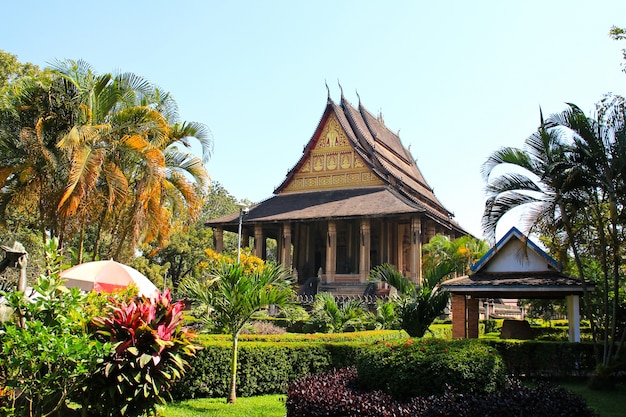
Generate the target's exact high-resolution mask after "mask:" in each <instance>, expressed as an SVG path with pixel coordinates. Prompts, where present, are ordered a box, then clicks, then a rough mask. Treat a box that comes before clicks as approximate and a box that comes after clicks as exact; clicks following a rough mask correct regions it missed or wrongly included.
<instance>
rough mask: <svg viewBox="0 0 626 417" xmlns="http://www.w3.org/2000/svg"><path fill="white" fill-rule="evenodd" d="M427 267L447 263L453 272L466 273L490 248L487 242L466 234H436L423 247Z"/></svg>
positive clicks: (424, 263)
mask: <svg viewBox="0 0 626 417" xmlns="http://www.w3.org/2000/svg"><path fill="white" fill-rule="evenodd" d="M422 250H423V252H424V259H423V265H424V268H425V269H428V268H432V267H434V266H435V265H439V264H443V263H447V264H449V265H450V268H451V269H452V271H453V273H455V274H466V273H468V272H469V268H470V266H471V265H472V264H473V263H475V262H476V261H478V260H479V259H480V258H481V257H482V256H483V255H484V254H485V253H486V252H487V251H488V250H489V248H488V245H487V242H486V241H484V240H478V239H476V238H474V237H473V236H470V235H466V236H462V237H459V238H457V239H450V238H449V237H448V236H445V235H441V234H439V235H435V236H433V237H432V238H431V239H430V241H429V242H428V243H427V244H425V245H424V247H423V248H422Z"/></svg>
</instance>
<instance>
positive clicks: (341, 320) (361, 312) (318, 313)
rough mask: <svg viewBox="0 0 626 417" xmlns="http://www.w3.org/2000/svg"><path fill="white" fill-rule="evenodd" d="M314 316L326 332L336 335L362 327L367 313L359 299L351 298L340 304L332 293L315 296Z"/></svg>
mask: <svg viewBox="0 0 626 417" xmlns="http://www.w3.org/2000/svg"><path fill="white" fill-rule="evenodd" d="M312 316H313V320H315V321H318V322H321V323H322V326H321V327H323V328H324V329H323V330H324V331H329V332H331V333H334V332H343V331H345V330H347V329H349V328H351V327H352V328H358V327H361V326H362V325H363V323H364V319H365V318H366V317H367V312H366V311H365V309H364V308H363V302H362V301H361V300H359V299H356V298H350V299H347V300H345V301H343V302H339V303H338V302H337V300H336V299H335V297H334V296H333V295H332V294H331V293H329V292H321V293H319V294H316V295H315V302H314V303H313V311H312Z"/></svg>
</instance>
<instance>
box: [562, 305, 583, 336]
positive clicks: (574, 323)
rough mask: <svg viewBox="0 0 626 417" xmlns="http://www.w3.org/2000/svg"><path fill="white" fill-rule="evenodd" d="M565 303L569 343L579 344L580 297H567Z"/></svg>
mask: <svg viewBox="0 0 626 417" xmlns="http://www.w3.org/2000/svg"><path fill="white" fill-rule="evenodd" d="M565 300H566V301H567V324H568V332H569V341H570V342H580V297H579V296H578V295H568V296H567V297H565Z"/></svg>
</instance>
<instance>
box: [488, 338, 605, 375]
mask: <svg viewBox="0 0 626 417" xmlns="http://www.w3.org/2000/svg"><path fill="white" fill-rule="evenodd" d="M483 343H486V344H489V345H491V346H493V347H495V348H496V349H497V350H498V352H499V353H500V355H501V356H502V359H503V360H504V363H506V366H507V369H508V370H509V372H510V373H511V374H513V375H515V376H517V377H525V378H530V377H532V378H571V377H587V376H589V375H591V374H592V373H593V370H594V369H595V365H596V362H595V359H594V353H593V345H592V344H591V343H570V342H553V341H532V340H526V341H513V340H505V341H504V340H503V341H498V340H489V341H483Z"/></svg>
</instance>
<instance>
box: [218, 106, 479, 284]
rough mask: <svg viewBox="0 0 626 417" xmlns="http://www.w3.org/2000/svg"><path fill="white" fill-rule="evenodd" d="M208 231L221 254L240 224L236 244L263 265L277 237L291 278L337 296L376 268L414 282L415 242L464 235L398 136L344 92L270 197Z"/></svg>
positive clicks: (418, 250)
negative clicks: (389, 267) (386, 267)
mask: <svg viewBox="0 0 626 417" xmlns="http://www.w3.org/2000/svg"><path fill="white" fill-rule="evenodd" d="M442 166H443V164H442ZM442 169H443V168H442ZM207 225H208V226H211V227H213V229H214V232H215V241H216V251H218V252H220V251H222V250H223V232H224V231H225V230H226V231H230V232H235V233H238V230H239V227H240V226H241V236H242V237H243V246H248V243H249V239H250V238H253V246H252V247H253V252H254V254H255V255H256V256H259V257H261V258H264V259H265V258H266V256H265V254H266V242H267V239H275V240H276V244H277V250H278V253H277V259H278V261H279V262H280V263H282V264H283V265H284V266H285V267H287V268H292V269H294V270H295V271H296V272H297V275H298V282H299V283H300V284H304V283H305V282H307V280H309V279H312V278H316V277H317V278H318V280H319V281H321V282H320V284H321V285H324V286H326V288H332V290H334V291H336V292H340V289H344V290H345V289H346V288H348V287H354V288H362V287H363V286H364V285H365V283H366V280H367V276H368V274H369V272H370V269H371V268H373V267H375V266H377V265H380V264H383V263H390V264H393V265H395V266H396V267H397V268H398V269H399V271H401V272H402V273H403V274H405V276H407V277H410V278H411V279H412V280H413V281H414V282H419V281H420V279H421V276H422V272H421V254H422V244H424V243H427V242H428V241H429V240H430V239H431V238H432V237H433V236H435V235H436V234H444V235H447V236H449V237H450V238H451V239H455V238H457V237H460V236H463V235H466V234H467V232H466V231H464V230H463V229H462V228H461V227H460V226H459V225H458V224H457V223H456V222H455V221H454V220H453V214H452V213H451V212H450V211H449V210H447V209H446V208H445V207H444V206H443V205H442V204H441V202H440V201H439V200H438V199H437V197H436V196H435V194H434V193H433V190H432V188H431V187H430V186H429V185H428V183H427V182H426V180H425V179H424V177H423V175H422V173H421V172H420V170H419V168H418V167H417V164H416V163H415V160H414V159H413V157H412V155H411V153H410V152H409V150H408V149H406V148H405V147H404V146H403V145H402V142H401V141H400V138H399V136H398V135H397V134H395V133H393V132H391V131H390V130H389V129H388V128H387V127H386V126H385V124H384V121H383V120H382V117H375V116H374V115H372V114H371V113H370V112H368V111H367V110H366V109H365V108H364V107H363V106H362V105H361V103H360V102H359V105H358V106H357V107H356V108H355V107H354V106H353V105H351V104H350V103H349V102H348V101H346V99H345V98H344V97H343V94H342V96H341V101H340V102H339V104H336V103H335V102H334V101H333V100H332V99H331V98H330V94H329V96H328V100H327V104H326V108H325V110H324V113H323V114H322V117H321V120H320V122H319V124H318V126H317V129H315V132H314V133H313V136H312V137H311V139H310V140H309V142H308V143H307V144H306V146H305V147H304V151H303V153H302V156H301V157H300V159H299V160H298V161H297V163H296V164H295V165H294V166H293V168H292V169H291V170H290V171H289V172H288V173H287V176H286V178H285V179H284V181H283V182H282V183H281V184H280V185H279V186H278V187H277V188H276V189H275V190H274V195H273V196H272V197H271V198H269V199H267V200H265V201H262V202H260V203H258V204H256V205H253V206H252V207H250V208H249V211H248V210H245V212H244V211H242V212H241V213H233V214H232V215H230V216H225V217H222V218H219V219H215V220H211V221H209V222H208V223H207Z"/></svg>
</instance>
